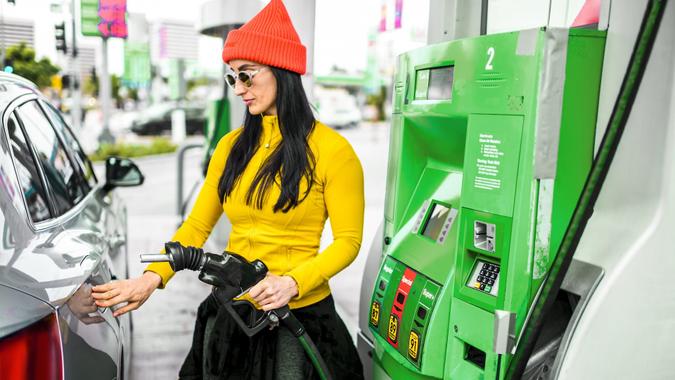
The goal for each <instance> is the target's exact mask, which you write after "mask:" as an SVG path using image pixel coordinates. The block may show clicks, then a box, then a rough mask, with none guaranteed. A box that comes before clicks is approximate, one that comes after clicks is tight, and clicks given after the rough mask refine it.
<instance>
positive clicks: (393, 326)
mask: <svg viewBox="0 0 675 380" xmlns="http://www.w3.org/2000/svg"><path fill="white" fill-rule="evenodd" d="M416 276H417V273H415V271H414V270H412V269H410V268H406V270H405V272H403V277H402V278H401V282H399V284H398V289H397V290H396V296H394V304H393V305H392V307H391V315H390V316H389V328H388V333H387V340H388V341H389V344H391V345H392V346H394V347H396V348H398V331H399V327H400V326H401V320H402V319H403V310H404V309H405V302H406V300H407V299H408V294H409V293H410V289H411V288H412V284H413V282H414V281H415V277H416Z"/></svg>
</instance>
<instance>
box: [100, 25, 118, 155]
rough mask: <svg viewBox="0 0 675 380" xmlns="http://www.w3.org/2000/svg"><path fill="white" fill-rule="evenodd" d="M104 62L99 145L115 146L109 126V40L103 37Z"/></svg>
mask: <svg viewBox="0 0 675 380" xmlns="http://www.w3.org/2000/svg"><path fill="white" fill-rule="evenodd" d="M102 41H103V45H102V46H103V53H102V57H103V62H102V63H101V76H100V77H99V89H98V90H99V91H98V100H99V102H100V103H101V116H102V121H101V122H102V124H103V130H102V131H101V134H100V135H99V137H98V142H99V144H113V143H114V142H115V137H114V136H113V135H112V133H110V126H109V125H108V123H109V119H110V76H109V75H108V39H107V38H106V37H103V40H102Z"/></svg>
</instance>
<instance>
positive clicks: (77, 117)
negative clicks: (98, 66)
mask: <svg viewBox="0 0 675 380" xmlns="http://www.w3.org/2000/svg"><path fill="white" fill-rule="evenodd" d="M75 10H76V9H75V0H71V1H70V13H71V16H72V18H71V20H72V33H73V42H72V44H71V46H72V47H71V49H72V65H71V69H70V70H71V72H72V75H71V80H70V83H71V87H70V96H71V98H72V100H73V107H72V109H71V111H70V114H71V118H72V121H71V123H72V126H73V127H74V128H75V130H76V131H79V130H80V123H81V121H82V108H81V104H80V103H81V100H80V99H81V93H80V91H81V87H80V61H79V59H77V55H78V51H77V27H76V22H75Z"/></svg>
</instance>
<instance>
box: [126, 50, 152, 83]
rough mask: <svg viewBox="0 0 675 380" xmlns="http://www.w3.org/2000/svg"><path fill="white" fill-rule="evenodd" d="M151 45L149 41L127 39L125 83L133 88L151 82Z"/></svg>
mask: <svg viewBox="0 0 675 380" xmlns="http://www.w3.org/2000/svg"><path fill="white" fill-rule="evenodd" d="M150 75H151V73H150V47H149V46H148V44H147V43H141V42H132V41H128V40H127V41H125V44H124V76H123V78H122V80H123V82H124V84H125V85H126V86H128V87H131V88H139V87H143V86H146V85H147V84H148V83H149V82H150V79H151V78H150Z"/></svg>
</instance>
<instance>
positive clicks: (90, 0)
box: [80, 0, 128, 38]
mask: <svg viewBox="0 0 675 380" xmlns="http://www.w3.org/2000/svg"><path fill="white" fill-rule="evenodd" d="M126 13H127V2H126V0H80V21H81V25H82V26H81V29H82V35H84V36H92V37H104V38H110V37H117V38H126V37H127V35H128V29H127V21H126Z"/></svg>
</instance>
